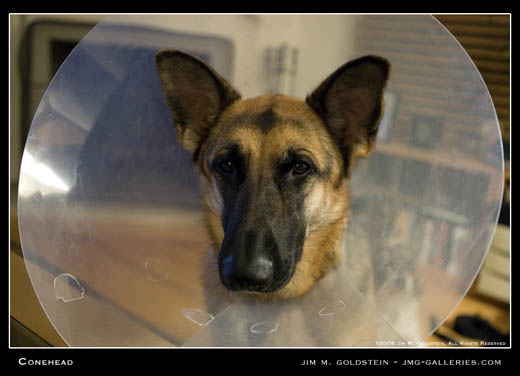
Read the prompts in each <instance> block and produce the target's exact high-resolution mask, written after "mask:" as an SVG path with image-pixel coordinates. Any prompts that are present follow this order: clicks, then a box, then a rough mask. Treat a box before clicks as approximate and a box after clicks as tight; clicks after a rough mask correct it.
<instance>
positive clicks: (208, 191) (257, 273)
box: [156, 50, 390, 298]
mask: <svg viewBox="0 0 520 376" xmlns="http://www.w3.org/2000/svg"><path fill="white" fill-rule="evenodd" d="M156 63H157V67H158V72H159V76H160V78H161V81H162V84H163V90H164V98H165V101H166V104H167V106H168V108H169V110H170V112H171V114H172V117H173V119H174V123H175V129H176V133H177V138H178V140H179V142H180V144H181V145H182V146H183V147H184V148H185V149H187V150H188V151H190V152H191V153H192V156H193V160H194V162H195V164H196V165H197V166H198V168H199V169H200V171H201V174H202V176H203V177H204V178H203V182H204V189H205V202H206V209H207V214H208V223H209V228H210V233H211V236H212V240H213V242H214V243H215V244H214V245H215V248H216V251H217V253H218V269H219V271H218V272H219V276H220V280H221V282H222V284H223V285H224V286H225V287H226V288H227V289H229V290H239V291H244V292H248V293H255V294H259V295H261V296H264V297H267V296H268V297H282V298H289V297H294V296H298V295H300V294H302V293H304V292H305V291H307V290H308V289H309V288H310V286H312V284H313V283H314V282H315V281H316V280H318V279H319V278H321V277H322V276H323V275H324V274H326V273H327V272H328V271H329V270H330V269H331V268H332V267H333V266H334V265H335V263H336V261H337V258H338V245H339V241H340V239H341V234H342V233H343V230H344V226H345V225H344V224H345V218H346V216H347V213H348V185H347V184H348V177H349V174H350V171H351V169H352V167H353V165H354V163H355V161H356V159H358V158H360V157H365V156H367V155H368V154H369V153H370V152H371V150H372V148H373V146H374V142H375V138H376V134H377V126H378V122H379V120H380V117H381V115H382V107H383V106H382V98H383V91H384V88H385V86H386V82H387V80H388V76H389V68H390V66H389V63H388V62H387V61H386V60H385V59H383V58H380V57H375V56H366V57H362V58H359V59H357V60H354V61H351V62H348V63H347V64H345V65H343V66H341V67H340V68H339V69H337V70H336V71H335V72H334V73H332V74H331V75H330V76H329V77H328V78H327V79H326V80H325V81H323V83H321V84H320V85H319V86H318V87H317V88H316V89H315V90H314V91H313V92H312V94H310V95H309V96H308V97H307V98H306V100H305V101H303V100H299V99H296V98H292V97H288V96H285V95H281V94H275V95H264V96H261V97H257V98H253V99H247V100H242V99H241V96H240V94H239V93H238V92H237V91H236V90H235V89H234V88H232V87H231V85H230V84H229V83H227V82H226V81H225V80H224V79H223V78H222V77H220V76H219V75H218V74H217V73H216V72H215V71H214V70H213V69H212V68H211V67H209V66H207V65H206V64H205V63H203V62H202V61H200V60H199V59H197V58H195V57H193V56H191V55H188V54H185V53H182V52H179V51H175V50H165V51H161V52H159V53H158V54H157V57H156Z"/></svg>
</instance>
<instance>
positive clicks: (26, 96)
mask: <svg viewBox="0 0 520 376" xmlns="http://www.w3.org/2000/svg"><path fill="white" fill-rule="evenodd" d="M305 17H307V16H304V15H302V16H293V17H291V18H283V17H281V18H272V17H267V16H264V15H235V16H231V17H227V18H226V17H221V18H218V17H216V18H211V19H208V21H209V22H206V23H201V22H194V19H191V18H190V17H189V16H182V17H177V18H176V19H175V22H172V21H171V19H170V18H168V17H157V18H156V19H154V22H153V27H154V28H157V29H160V30H162V33H163V34H164V38H165V40H166V38H174V39H175V41H176V45H177V46H186V47H185V48H184V49H186V50H188V51H189V52H192V53H193V54H195V55H197V56H199V57H200V58H202V59H204V60H206V61H207V62H209V63H210V64H211V65H213V66H214V67H215V68H216V70H217V71H219V72H220V73H221V74H222V75H223V76H224V77H225V78H227V79H229V80H230V81H231V82H233V83H237V87H238V88H239V89H240V92H241V93H242V95H243V96H244V97H252V96H256V95H260V94H262V93H265V92H284V93H286V94H289V95H294V96H298V97H304V96H305V95H306V93H307V92H308V91H309V90H310V89H311V88H312V87H314V86H316V85H317V84H318V83H319V82H320V81H321V80H322V79H323V75H322V72H323V71H330V72H332V71H333V70H334V69H335V68H336V67H337V66H336V62H337V61H338V60H341V59H343V60H346V59H347V58H349V54H348V53H345V51H349V50H350V51H356V53H357V54H362V53H363V52H364V51H363V49H366V50H367V52H370V49H371V45H377V46H378V48H379V49H380V50H381V48H380V47H379V46H382V45H383V46H385V47H384V49H383V50H381V52H380V54H381V55H384V56H386V57H387V58H389V59H390V60H391V61H392V62H394V61H395V62H400V64H399V66H400V67H401V69H402V67H405V68H407V69H402V70H401V71H399V70H398V71H396V72H393V74H395V75H397V76H398V77H399V78H400V79H399V80H398V81H397V82H394V87H395V88H396V89H398V92H399V95H395V94H394V95H393V94H392V93H390V94H388V96H385V101H386V103H387V105H388V106H389V109H390V111H388V113H387V114H386V115H385V116H386V118H387V119H391V121H390V123H391V122H393V121H400V122H401V123H406V124H409V128H408V129H406V128H404V129H402V132H403V133H402V134H392V137H394V138H396V139H397V138H399V140H401V139H405V140H407V145H401V144H399V147H396V145H398V144H396V142H395V141H396V140H395V139H389V137H390V136H388V135H389V131H386V132H385V127H384V125H383V126H382V127H381V131H380V135H379V136H378V137H379V138H380V142H381V143H382V144H385V145H383V147H381V148H380V149H378V151H377V152H376V153H375V154H374V157H373V158H374V160H375V161H377V160H378V158H379V160H381V159H385V160H387V159H392V158H394V159H399V161H400V162H399V163H407V164H408V166H409V168H412V169H413V168H416V169H418V170H421V166H423V164H424V163H428V161H429V159H430V155H429V154H427V153H426V154H425V153H419V152H418V151H417V149H416V148H415V147H416V146H420V147H422V148H427V147H429V146H431V145H428V143H431V142H432V141H431V140H432V139H433V140H437V142H439V143H441V142H442V144H443V145H448V146H449V145H450V140H451V139H453V140H456V138H455V137H454V136H453V134H454V133H457V132H459V133H460V132H464V131H466V129H468V127H465V125H467V124H471V123H472V122H474V121H475V119H472V118H471V117H464V116H459V117H457V115H456V114H439V111H438V109H439V108H445V107H444V106H445V102H446V101H450V98H449V95H446V93H443V92H441V91H440V89H439V88H442V87H443V86H442V84H439V83H440V82H441V83H442V80H449V77H446V76H445V74H444V73H445V72H437V74H438V78H437V79H436V80H434V81H432V80H431V79H429V77H430V76H431V72H432V70H435V69H436V68H435V66H436V64H437V65H439V64H441V63H444V62H446V61H447V60H449V56H448V55H449V53H448V52H449V51H448V52H447V51H445V49H444V46H443V45H438V47H437V48H436V49H435V50H434V51H433V52H432V50H431V49H428V50H427V51H426V50H423V49H422V48H421V46H420V45H419V46H413V45H410V44H409V36H408V35H407V34H406V33H405V32H404V31H403V30H400V29H399V22H398V21H396V19H395V18H393V17H391V16H367V17H365V18H364V19H363V21H362V22H361V23H359V24H358V25H357V27H356V28H354V25H353V24H349V23H343V22H342V19H341V18H337V17H333V16H324V17H321V18H320V19H319V21H318V22H321V23H322V29H323V32H324V33H327V35H329V36H330V39H329V40H328V41H327V42H326V43H327V46H330V47H326V46H325V47H324V48H323V49H322V50H321V51H320V53H319V54H317V53H316V51H315V50H314V48H313V47H312V46H315V45H316V44H317V43H320V40H319V39H317V38H319V36H317V35H315V34H313V33H310V32H307V31H306V29H305ZM435 18H436V19H437V20H438V21H439V22H441V23H442V24H443V25H444V26H445V27H446V28H447V29H448V30H449V31H450V32H451V33H452V34H453V35H454V36H455V38H456V39H457V40H458V41H459V42H460V44H461V45H462V46H463V47H464V48H465V50H466V51H467V53H468V54H469V56H470V57H471V59H472V60H473V62H474V63H475V65H476V67H477V68H478V70H479V71H480V73H481V74H482V77H483V79H484V81H485V83H486V85H487V87H488V89H489V91H490V94H491V97H492V100H493V103H494V106H495V109H496V113H497V116H498V119H499V123H500V128H501V131H502V138H503V145H504V157H505V161H504V162H505V182H504V183H505V184H504V187H505V189H504V193H503V196H504V200H503V203H502V210H501V212H500V219H499V222H500V223H499V226H498V228H497V232H496V234H495V238H494V240H493V243H492V246H491V250H490V253H489V255H488V257H487V259H486V262H485V264H484V267H483V268H482V270H481V271H480V273H479V275H478V277H477V279H476V280H475V283H474V284H473V286H472V287H471V289H470V291H469V294H468V295H467V297H466V298H465V299H464V300H463V302H462V303H461V304H460V305H459V306H458V307H457V309H456V310H455V311H454V312H453V313H452V314H451V315H450V317H449V319H448V320H447V321H446V322H445V323H444V325H443V326H442V327H441V328H439V329H438V331H437V333H436V335H435V336H432V338H431V339H430V340H431V341H430V342H431V343H432V344H433V343H435V344H436V345H442V344H444V345H446V346H453V343H457V344H458V345H461V346H465V345H467V346H480V342H478V341H475V338H472V337H467V336H465V335H464V334H461V333H460V330H457V325H456V324H457V323H456V319H457V317H462V316H464V315H469V316H470V317H480V318H482V319H484V320H486V322H487V323H489V325H490V326H492V327H493V328H494V329H496V330H497V331H498V333H500V334H504V335H505V334H507V333H508V332H509V323H510V316H509V298H510V288H509V280H510V240H509V239H510V231H509V218H510V214H509V207H510V204H509V176H510V175H509V150H510V146H509V134H510V132H509V129H510V102H509V101H510V16H509V15H436V16H435ZM102 19H103V16H101V15H54V16H53V15H11V16H10V203H11V206H10V220H11V221H10V233H11V241H10V263H11V275H10V281H11V286H10V287H11V295H10V299H11V300H10V303H11V305H10V313H11V337H10V338H11V346H66V344H65V342H64V341H63V339H62V338H61V337H60V336H59V335H58V334H57V332H56V330H55V329H54V328H53V326H52V324H51V323H50V321H49V320H48V318H47V317H46V315H45V313H44V312H43V310H42V308H41V306H40V304H39V302H38V299H37V298H36V295H35V294H34V291H33V288H32V286H31V283H30V280H29V277H28V275H27V271H26V268H25V264H24V260H23V254H22V251H21V245H20V239H19V234H18V216H17V197H18V192H17V189H18V178H19V170H20V161H21V157H22V152H23V149H24V145H25V143H26V141H27V135H28V133H29V128H30V126H31V122H32V119H33V117H34V115H35V112H36V109H37V107H38V105H39V103H40V101H41V98H42V96H43V94H44V92H45V90H46V89H47V87H48V86H49V83H50V82H51V80H52V78H53V77H54V75H55V74H56V72H57V71H58V69H59V68H60V66H61V64H62V63H63V61H64V60H65V59H66V58H67V56H68V55H69V53H70V52H71V51H72V50H73V48H74V47H75V46H76V45H77V43H78V42H79V41H80V40H81V38H83V36H85V35H86V34H87V33H88V32H89V31H90V30H91V29H92V28H93V27H94V26H95V25H96V23H97V22H99V21H101V20H102ZM117 22H119V23H120V26H121V32H127V33H130V32H131V30H130V29H124V28H125V20H124V17H120V18H119V21H117V17H116V23H117ZM133 26H135V24H133ZM141 26H142V27H145V28H146V27H150V26H151V25H149V24H147V23H143V24H142V25H141ZM215 29H218V30H219V35H214V34H212V30H215ZM236 30H241V33H236V32H235V31H236ZM389 30H392V31H391V32H389ZM416 30H417V33H419V34H420V33H421V32H423V33H424V37H425V38H429V36H428V34H427V29H421V25H420V24H418V25H417V29H416ZM282 31H283V32H282ZM329 31H330V32H329ZM280 35H283V36H284V37H283V38H281V39H280ZM349 35H351V36H352V37H351V39H350V40H349V38H348V37H347V38H346V37H345V36H349ZM335 36H336V37H337V40H334V37H335ZM415 37H416V36H415ZM160 38H161V35H160V34H155V36H154V39H155V40H157V39H159V40H160ZM252 41H253V42H252ZM430 42H432V43H433V44H434V45H435V40H433V41H430ZM150 43H152V44H153V43H159V44H160V42H150ZM338 44H341V45H342V48H341V49H339V48H334V46H336V45H338ZM193 46H197V47H193ZM153 47H156V45H152V46H150V48H153ZM190 49H191V50H190ZM252 49H254V50H255V51H256V52H255V53H251V51H252ZM258 51H261V52H260V53H258ZM137 52H139V51H137ZM137 52H136V53H137ZM432 53H433V54H434V59H433V60H432V56H430V55H431V54H432ZM445 53H446V54H445ZM136 56H137V55H136ZM258 56H262V58H261V59H258ZM411 59H413V61H414V62H415V64H410V66H409V67H406V61H407V60H411ZM301 61H306V62H307V64H301V63H300V62H301ZM309 62H311V63H310V64H309ZM313 64H320V66H321V68H323V69H321V68H320V69H321V70H313V69H312V66H313ZM327 64H330V66H327ZM324 65H325V66H324ZM107 69H108V70H110V68H107ZM425 71H427V72H428V74H426V75H425V74H424V72H425ZM424 90H427V91H429V92H428V95H427V96H426V97H427V98H431V97H432V96H433V97H436V100H434V101H431V99H424V98H421V95H420V93H421V92H424ZM400 104H402V105H400ZM436 109H437V110H436ZM64 113H66V110H64ZM443 116H445V118H449V119H451V120H450V121H452V122H453V123H449V121H447V120H446V119H445V118H443ZM453 119H455V121H454V120H453ZM86 121H87V122H88V120H86ZM80 125H81V124H80ZM461 129H462V130H461ZM469 129H470V128H469ZM60 132H61V131H60V125H59V122H57V123H56V130H55V133H56V137H57V138H59V137H60V136H59V135H60ZM459 133H457V137H458V136H459ZM61 134H63V133H61ZM101 136H103V135H100V137H101ZM81 137H82V136H81V135H79V134H78V138H79V139H80V138H81ZM168 137H169V136H168V135H166V136H165V140H168ZM471 137H473V136H471ZM482 138H484V139H485V135H482ZM57 142H58V143H59V141H57ZM78 142H82V141H78ZM454 142H455V141H454ZM479 145H480V144H479ZM454 146H455V145H454ZM456 146H457V147H459V148H461V149H464V148H468V152H475V150H471V148H472V147H474V146H475V144H472V143H468V144H466V145H456ZM133 147H134V149H135V150H136V152H142V153H145V150H147V149H146V145H133ZM139 147H141V148H142V149H139ZM156 157H157V156H149V158H152V160H154V159H153V158H156ZM184 157H185V156H184ZM157 158H160V157H157ZM112 163H113V164H114V165H117V163H119V162H118V161H117V160H116V161H112ZM436 163H440V164H443V165H445V166H453V168H454V172H453V174H452V176H451V177H446V179H447V180H448V179H450V178H452V179H456V178H458V177H460V175H458V174H459V173H458V172H457V168H463V169H464V170H465V171H469V177H468V179H471V176H475V177H476V178H478V179H482V176H484V177H485V179H489V180H493V178H494V177H495V176H494V175H493V171H490V170H489V169H486V168H483V167H481V166H480V165H479V164H478V163H477V164H470V163H466V164H465V162H464V161H462V162H461V161H449V160H441V161H436ZM414 166H415V167H414ZM84 169H85V170H84V171H86V172H87V173H85V176H90V178H91V179H100V180H99V181H100V183H99V184H98V187H99V188H98V189H99V191H100V192H104V193H103V195H104V196H103V197H104V198H105V199H106V200H111V199H112V197H110V195H109V194H107V193H105V192H107V189H106V188H107V186H104V185H103V184H104V181H103V179H102V178H101V177H100V176H96V175H95V173H94V171H95V168H94V167H93V166H85V167H84ZM89 172H90V173H89ZM394 172H395V171H394ZM380 173H381V174H382V176H383V175H384V176H386V177H385V178H389V177H388V174H392V172H391V171H390V172H389V171H380ZM465 173H467V172H465ZM125 174H126V175H125ZM132 174H135V171H134V170H128V171H125V170H121V177H120V178H119V179H118V181H120V182H121V184H123V185H124V184H128V181H129V179H131V175H132ZM143 174H145V172H143V173H142V174H141V175H140V178H141V179H142V178H143V177H144V178H145V179H154V176H150V175H143ZM385 174H386V175H385ZM467 174H468V173H467ZM137 175H138V176H139V174H137ZM390 178H391V177H390ZM395 179H406V178H405V177H404V178H403V177H399V174H398V172H396V174H395ZM107 184H108V183H107ZM471 188H472V187H471V186H469V187H467V188H466V189H471ZM154 189H155V188H153V187H151V188H150V191H149V192H148V193H147V198H146V199H145V200H144V201H146V204H147V205H149V206H153V205H154V204H161V203H164V200H161V202H154V200H155V199H156V198H157V197H162V198H164V197H165V196H164V195H161V194H158V192H156V191H154ZM122 191H123V190H122ZM100 192H91V193H90V194H92V196H96V197H99V195H100ZM29 193H30V192H29ZM29 193H27V192H24V194H29ZM159 193H162V192H159ZM139 194H140V195H141V194H142V191H140V192H139ZM481 194H482V195H483V197H484V200H483V201H484V202H485V201H486V199H485V197H492V196H493V194H492V187H491V186H489V187H487V186H486V187H484V188H483V191H482V192H481ZM193 197H194V195H192V194H191V193H189V192H188V193H186V194H185V195H183V194H179V195H178V196H177V197H171V198H170V199H171V203H172V204H176V203H178V202H183V203H184V204H185V205H186V206H188V207H189V206H190V205H191V206H196V205H197V204H198V203H197V202H196V200H195V199H194V198H193ZM135 198H136V197H135V192H132V190H130V189H129V190H127V191H125V192H124V194H123V195H120V196H119V197H118V199H119V200H121V201H122V202H125V201H126V202H131V201H133V200H135ZM463 198H464V197H463V196H462V197H459V199H460V200H463ZM410 200H411V201H413V198H410ZM408 204H409V203H408ZM453 204H454V203H453V202H446V203H445V206H446V207H447V208H449V207H450V205H453ZM488 204H489V203H488ZM491 204H492V203H491ZM448 212H449V210H448ZM413 215H415V214H414V213H413V212H412V213H411V214H410V211H408V212H400V213H399V214H398V215H396V216H395V221H396V223H399V226H402V227H403V228H407V227H409V223H410V222H412V221H413V218H414V217H413ZM442 215H443V216H446V213H442ZM453 218H454V219H453V220H452V223H451V222H450V223H449V229H447V230H446V231H447V232H448V231H449V232H450V233H449V234H450V235H449V238H450V239H456V238H457V236H459V234H461V233H462V232H461V230H460V229H459V228H458V227H457V223H458V222H457V218H456V216H453ZM428 221H431V226H435V225H436V224H435V221H436V218H435V215H434V214H431V213H430V216H429V219H428V220H427V221H426V222H425V223H424V225H425V226H426V227H428V223H429V222H428ZM103 225H104V224H98V226H99V228H102V227H103ZM185 236H186V237H187V238H190V237H191V238H197V237H200V240H199V242H200V243H201V244H204V242H205V237H204V235H203V234H202V235H201V234H198V233H197V234H190V233H188V234H185ZM460 236H462V235H460ZM176 241H177V240H176ZM145 266H146V270H147V272H148V278H149V279H150V278H151V280H152V281H154V280H160V279H162V278H163V277H164V275H165V274H164V272H163V269H162V268H163V267H164V266H161V265H160V263H159V259H158V258H148V259H147V260H146V262H145ZM54 282H55V284H56V280H55V281H54ZM69 283H70V282H69ZM55 287H56V285H55ZM198 293H200V292H199V291H195V292H193V294H195V295H196V294H198ZM131 309H132V308H130V310H131ZM432 320H433V321H434V322H433V323H432V326H433V327H435V326H436V324H435V318H432ZM134 321H135V320H134ZM137 321H138V320H137ZM134 324H135V323H133V324H132V325H134ZM459 324H460V323H459ZM129 325H130V324H129ZM459 326H460V325H459ZM148 329H150V328H148ZM150 331H151V332H152V333H155V330H154V328H152V329H150ZM189 334H190V331H188V332H187V333H185V334H183V335H184V336H185V337H188V336H189ZM143 335H148V334H143ZM152 335H153V334H152ZM450 340H451V343H452V344H448V343H449V341H450ZM171 342H175V340H172V341H171ZM180 342H181V343H182V341H180Z"/></svg>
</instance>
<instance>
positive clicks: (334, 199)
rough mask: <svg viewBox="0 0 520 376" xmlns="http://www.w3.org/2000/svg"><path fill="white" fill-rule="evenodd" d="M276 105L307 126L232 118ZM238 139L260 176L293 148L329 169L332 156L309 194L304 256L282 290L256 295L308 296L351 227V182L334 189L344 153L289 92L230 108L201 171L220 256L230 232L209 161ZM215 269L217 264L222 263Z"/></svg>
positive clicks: (336, 255)
mask: <svg viewBox="0 0 520 376" xmlns="http://www.w3.org/2000/svg"><path fill="white" fill-rule="evenodd" d="M270 106H273V109H274V111H275V112H276V113H280V114H287V113H290V114H292V115H293V117H294V118H295V119H297V120H300V121H301V124H302V125H303V127H304V129H303V131H302V129H301V128H297V127H294V126H293V125H291V124H284V123H283V122H281V123H280V124H277V125H276V127H274V128H273V129H272V130H271V131H270V132H268V133H266V134H262V132H261V131H259V130H258V129H255V128H253V127H250V128H249V127H247V124H243V126H240V127H236V128H232V127H229V126H227V124H229V122H230V121H231V120H232V119H233V118H236V117H238V116H240V115H241V114H244V113H261V112H262V111H265V109H267V108H269V107H270ZM230 141H233V142H237V143H240V145H242V146H243V147H244V150H245V151H246V153H247V155H248V157H249V158H251V159H252V163H251V165H252V166H255V169H256V170H257V171H256V172H255V173H256V174H257V178H259V175H261V173H260V171H262V169H266V170H267V169H268V162H269V161H270V160H271V158H274V157H275V156H278V155H279V153H280V152H281V151H282V150H286V149H287V148H288V146H291V147H295V148H298V147H300V146H301V147H304V148H305V149H306V150H309V151H310V152H311V153H312V155H313V157H314V158H315V160H316V161H317V163H318V164H319V166H320V167H322V168H323V167H325V165H326V163H327V159H331V158H330V154H333V155H334V154H336V156H335V158H332V161H333V165H332V166H330V168H331V174H330V177H329V181H328V182H326V184H323V183H322V182H320V183H319V184H318V183H316V184H314V185H313V186H312V187H310V190H309V194H308V196H307V198H306V203H305V205H304V206H305V207H306V216H307V219H308V223H309V225H308V233H307V237H306V240H305V244H304V249H303V254H302V258H301V260H300V261H299V262H298V265H297V267H296V271H295V273H294V275H293V277H292V278H291V281H290V282H289V283H288V284H287V285H286V286H285V287H284V288H282V289H281V290H279V291H276V292H274V293H262V294H255V296H256V297H258V298H261V299H266V300H272V299H289V298H294V297H297V296H300V295H303V294H304V293H305V292H307V291H308V289H309V288H310V287H312V285H313V284H314V283H315V282H316V281H317V280H319V279H320V278H322V277H323V276H325V275H326V274H327V273H328V272H329V271H330V270H331V269H332V268H334V267H335V266H336V264H337V263H338V261H339V243H340V241H341V237H342V235H343V232H344V230H345V219H346V217H347V215H348V202H349V201H348V184H347V181H346V180H345V181H343V184H341V186H340V187H339V188H337V187H334V184H333V183H334V182H335V181H336V180H338V178H339V176H340V172H341V168H342V166H341V163H340V162H339V161H341V157H340V155H339V151H338V150H337V147H336V145H335V144H334V143H333V141H332V140H331V139H330V136H329V135H328V134H327V132H326V130H325V127H324V125H323V123H322V120H321V119H320V118H319V117H317V116H316V115H315V114H314V113H313V112H312V111H311V110H310V109H309V108H308V106H306V105H305V103H304V101H302V100H298V99H296V98H292V97H288V96H284V95H280V94H277V95H265V96H262V97H258V98H254V99H249V100H245V101H238V102H235V103H234V104H233V105H232V106H230V108H229V109H228V110H226V111H225V112H224V113H223V114H222V116H221V119H220V121H219V125H218V126H216V127H215V129H214V131H213V132H212V133H211V134H210V138H209V141H208V142H207V143H206V145H207V147H206V148H205V149H203V153H202V155H203V156H204V158H201V159H202V161H201V162H202V165H201V166H200V167H201V170H202V171H204V172H205V174H207V175H206V178H203V179H201V180H202V182H203V185H204V190H203V192H204V197H205V199H204V202H205V208H206V218H207V220H206V224H207V226H208V230H209V233H210V235H211V239H212V243H213V250H214V252H215V255H217V254H218V250H219V247H220V244H221V243H222V239H223V238H224V232H223V230H222V226H221V224H220V210H219V208H218V207H217V206H216V205H215V202H218V201H219V198H218V197H215V195H218V190H217V189H215V187H214V186H213V184H215V183H214V180H212V179H211V178H210V176H209V172H208V171H209V170H208V167H207V160H210V159H211V156H213V155H214V154H215V153H216V152H217V151H218V150H219V148H221V147H222V146H223V145H225V144H226V143H228V142H230ZM212 267H214V268H217V265H216V263H213V265H212ZM207 273H208V274H210V275H215V274H217V275H218V271H217V270H214V271H211V270H208V271H207Z"/></svg>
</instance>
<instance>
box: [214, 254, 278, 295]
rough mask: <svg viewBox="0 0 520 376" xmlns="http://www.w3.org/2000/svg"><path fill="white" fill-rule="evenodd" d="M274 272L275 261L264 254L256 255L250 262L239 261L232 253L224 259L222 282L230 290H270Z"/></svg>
mask: <svg viewBox="0 0 520 376" xmlns="http://www.w3.org/2000/svg"><path fill="white" fill-rule="evenodd" d="M273 274H274V268H273V262H272V261H271V260H270V259H268V258H267V257H264V256H260V257H256V258H255V259H253V260H251V261H250V262H249V263H244V262H238V261H237V258H236V257H233V256H232V255H230V256H228V257H226V258H225V259H223V261H222V273H221V276H222V282H223V283H224V285H225V286H226V287H227V288H228V289H230V290H246V291H265V290H268V289H269V287H270V285H271V283H272V281H273Z"/></svg>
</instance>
